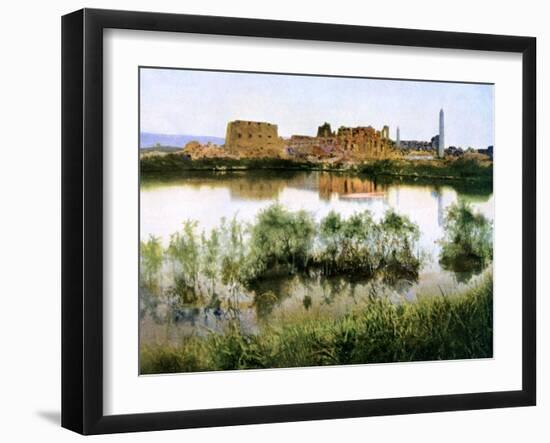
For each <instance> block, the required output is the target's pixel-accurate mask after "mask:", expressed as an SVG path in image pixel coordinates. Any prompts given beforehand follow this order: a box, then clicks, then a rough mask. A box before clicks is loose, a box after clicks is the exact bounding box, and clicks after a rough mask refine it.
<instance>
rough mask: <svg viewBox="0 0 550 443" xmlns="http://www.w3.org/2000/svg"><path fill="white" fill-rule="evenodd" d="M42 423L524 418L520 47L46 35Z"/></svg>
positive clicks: (304, 36)
mask: <svg viewBox="0 0 550 443" xmlns="http://www.w3.org/2000/svg"><path fill="white" fill-rule="evenodd" d="M62 56H63V66H62V76H63V78H62V91H63V94H62V108H63V115H62V117H63V127H62V144H63V146H62V153H63V154H62V160H63V165H62V172H63V210H62V220H63V227H62V241H63V245H62V251H63V263H62V269H63V276H62V279H63V291H62V425H63V426H64V427H66V428H68V429H71V430H74V431H77V432H80V433H82V434H101V433H114V432H130V431H147V430H160V429H177V428H191V427H205V426H227V425H238V424H252V423H272V422H282V421H299V420H318V419H329V418H345V417H361V416H376V415H388V414H410V413H422V412H434V411H453V410H464V409H484V408H497V407H513V406H529V405H534V404H535V401H536V373H535V368H536V354H535V349H536V341H535V340H536V337H535V330H536V325H535V320H536V316H535V306H536V290H535V287H536V285H535V262H536V249H535V248H536V229H535V228H536V217H535V202H536V196H535V194H536V185H535V183H536V180H535V169H536V168H535V166H536V155H535V151H536V146H535V139H536V137H535V133H536V125H535V121H536V119H535V110H536V105H535V98H536V93H535V92H536V91H535V72H536V69H535V59H536V41H535V39H534V38H531V37H515V36H497V35H484V34H465V33H451V32H436V31H420V30H407V29H388V28H373V27H358V26H347V25H336V24H318V23H298V22H281V21H270V20H255V19H254V20H253V19H242V18H227V17H206V16H189V15H175V14H158V13H145V12H124V11H107V10H90V9H84V10H81V11H77V12H74V13H72V14H69V15H66V16H64V17H63V21H62Z"/></svg>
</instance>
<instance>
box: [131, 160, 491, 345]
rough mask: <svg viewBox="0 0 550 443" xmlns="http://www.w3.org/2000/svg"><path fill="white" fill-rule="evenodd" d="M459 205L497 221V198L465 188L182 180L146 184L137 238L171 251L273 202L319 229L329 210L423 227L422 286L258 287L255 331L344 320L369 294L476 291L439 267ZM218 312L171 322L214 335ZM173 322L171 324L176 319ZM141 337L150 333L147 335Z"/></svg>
mask: <svg viewBox="0 0 550 443" xmlns="http://www.w3.org/2000/svg"><path fill="white" fill-rule="evenodd" d="M350 196H351V197H352V198H350ZM353 196H355V197H359V198H353ZM459 198H460V199H464V200H466V201H468V202H470V203H471V204H472V206H473V208H474V209H475V210H476V211H479V212H481V213H482V214H484V215H485V216H486V217H487V218H488V219H489V220H492V219H493V195H492V192H491V191H490V190H487V189H486V188H479V187H478V186H477V185H471V184H466V183H448V182H442V183H440V184H438V185H434V184H425V183H404V182H397V183H391V182H387V181H386V182H384V183H380V182H375V181H373V180H369V179H367V178H363V177H357V176H350V175H346V174H340V173H327V172H315V171H314V172H304V171H281V170H276V171H275V170H274V171H270V170H260V171H241V172H226V173H218V172H210V171H204V172H186V173H185V176H181V177H172V178H163V179H160V178H143V179H142V183H141V193H140V200H141V205H140V210H141V213H140V237H141V239H142V240H146V239H147V238H148V237H149V235H155V236H157V237H159V238H160V239H161V241H162V243H163V245H164V246H167V244H168V242H169V239H170V235H171V234H173V233H174V232H176V231H178V230H181V227H182V222H183V221H184V220H188V219H193V220H196V221H197V222H198V232H202V231H204V232H205V233H208V232H209V231H210V230H212V229H213V228H215V227H217V226H219V223H220V219H221V218H222V217H225V218H226V219H228V220H229V219H232V218H233V217H237V218H238V219H239V220H240V221H241V222H243V223H252V222H254V221H255V218H256V215H257V213H258V212H259V211H260V210H262V209H264V208H266V207H268V206H269V205H271V204H272V203H273V202H275V201H277V202H279V203H280V204H282V205H283V206H285V207H286V208H287V209H288V210H290V211H298V210H305V211H308V212H309V213H311V214H312V215H313V217H314V218H315V219H316V220H317V221H319V220H320V219H321V218H323V217H325V216H326V215H327V214H328V213H329V212H330V211H331V210H334V211H336V212H338V213H339V214H341V216H342V217H344V218H348V217H349V216H350V215H352V214H354V213H357V212H361V211H364V210H366V209H368V210H369V211H371V213H372V214H373V217H374V218H375V219H378V220H379V219H380V218H382V217H383V215H384V213H385V212H386V211H387V210H388V209H393V210H395V211H396V212H398V213H400V214H403V215H407V216H408V217H409V218H410V219H411V221H413V222H414V223H416V224H417V225H418V226H419V229H420V240H419V246H420V249H421V250H422V252H423V254H425V256H426V257H425V258H426V259H425V264H424V266H423V268H422V270H421V272H420V275H419V278H418V281H416V282H415V281H411V280H410V279H408V278H401V277H399V278H395V279H393V280H392V281H383V280H376V281H370V282H361V281H354V280H353V279H352V278H351V279H350V278H347V277H346V278H334V279H328V278H325V279H304V278H302V277H299V276H289V277H287V278H281V279H279V280H277V279H273V280H270V281H269V282H263V283H258V287H256V288H253V289H254V290H253V291H252V292H251V293H250V294H249V296H248V298H246V297H244V298H243V301H242V304H241V314H240V315H241V320H242V322H243V324H245V325H248V327H249V328H251V329H254V328H255V322H256V319H258V320H261V319H262V318H266V317H267V316H270V315H284V312H287V311H288V310H291V309H302V310H303V309H308V310H311V309H320V308H321V307H326V306H329V305H330V307H331V308H330V309H333V310H341V311H342V312H345V311H346V309H348V308H349V306H351V305H353V304H354V303H356V301H357V298H358V297H359V298H360V297H364V296H368V295H369V293H370V292H371V291H375V292H377V293H380V292H381V291H382V292H384V291H385V292H386V293H387V294H388V295H390V296H392V294H394V295H395V296H405V297H407V298H409V299H413V298H414V297H415V294H416V293H418V292H422V293H427V294H430V293H432V294H439V293H441V292H444V293H450V292H453V291H454V290H456V289H457V288H458V287H460V286H462V285H468V284H471V278H472V275H475V274H476V273H477V272H474V273H469V274H468V275H466V274H465V273H462V272H460V270H459V269H458V268H456V267H455V268H452V267H447V266H445V268H447V269H448V270H446V269H442V267H441V266H440V264H439V260H438V257H439V253H440V245H439V243H438V241H440V240H441V239H442V237H443V234H444V231H443V227H444V217H445V212H446V209H447V208H448V207H449V205H451V204H453V203H454V202H456V201H457V200H458V199H459ZM451 269H453V270H454V271H456V272H452V271H451ZM306 280H307V281H306ZM142 299H143V300H144V301H143V302H142V304H143V305H144V306H146V307H147V309H148V310H149V312H155V315H157V316H159V318H160V317H162V316H163V314H162V307H159V306H152V305H151V306H150V301H147V300H145V299H148V297H142ZM147 303H149V304H147ZM214 311H215V309H214V308H212V309H208V310H204V311H203V310H202V309H201V310H199V311H195V310H192V309H191V310H185V309H184V310H182V311H180V312H177V315H176V316H177V317H178V318H177V319H176V318H172V319H171V321H173V322H176V323H178V325H179V329H181V331H187V332H186V333H189V332H193V333H196V332H197V330H198V329H197V325H201V326H203V327H204V328H208V329H213V330H217V329H218V327H219V323H220V322H221V321H223V315H224V313H223V312H214ZM171 315H172V316H174V315H175V314H174V312H172V314H171ZM153 320H154V318H153ZM144 321H152V320H151V319H149V320H144ZM199 329H200V328H199ZM147 331H148V332H147ZM181 331H180V332H181ZM144 333H151V331H150V330H149V329H145V332H144ZM170 333H171V334H172V333H173V332H170ZM149 338H150V339H154V337H153V338H151V337H149Z"/></svg>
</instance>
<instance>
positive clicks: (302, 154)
mask: <svg viewBox="0 0 550 443" xmlns="http://www.w3.org/2000/svg"><path fill="white" fill-rule="evenodd" d="M394 144H395V143H394V142H393V141H392V140H391V139H390V136H389V127H388V126H384V127H383V128H382V129H381V130H376V129H374V128H373V127H372V126H358V127H345V126H341V127H340V128H338V130H337V131H333V130H332V128H331V126H330V123H324V124H322V125H321V126H319V127H318V129H317V135H316V136H309V135H292V136H291V137H289V138H282V137H280V136H279V134H278V128H277V125H275V124H272V123H267V122H255V121H243V120H235V121H231V122H229V123H228V124H227V131H226V136H225V145H224V146H223V147H221V146H217V147H214V146H211V145H208V146H204V145H200V144H199V143H197V142H191V143H188V144H187V145H186V148H185V151H186V153H187V154H188V155H190V156H191V157H192V158H201V157H202V158H205V157H229V158H297V159H307V160H313V161H314V160H364V159H367V158H386V157H387V156H388V155H389V154H390V153H391V152H392V150H393V147H394Z"/></svg>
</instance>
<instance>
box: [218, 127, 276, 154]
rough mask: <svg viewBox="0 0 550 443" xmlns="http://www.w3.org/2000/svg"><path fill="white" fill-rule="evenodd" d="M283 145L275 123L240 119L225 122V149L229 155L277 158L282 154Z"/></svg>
mask: <svg viewBox="0 0 550 443" xmlns="http://www.w3.org/2000/svg"><path fill="white" fill-rule="evenodd" d="M284 147H285V145H284V142H283V139H282V138H280V137H279V134H278V132H277V125H273V124H271V123H266V122H252V121H242V120H236V121H232V122H229V123H228V124H227V131H226V135H225V150H226V151H227V153H228V154H230V155H234V156H239V157H273V158H279V157H282V156H283V155H284Z"/></svg>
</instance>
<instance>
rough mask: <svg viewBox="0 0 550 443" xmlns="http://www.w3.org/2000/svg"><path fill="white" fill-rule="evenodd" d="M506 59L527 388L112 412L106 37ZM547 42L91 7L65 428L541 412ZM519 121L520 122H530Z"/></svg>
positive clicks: (70, 160) (75, 99) (80, 121)
mask: <svg viewBox="0 0 550 443" xmlns="http://www.w3.org/2000/svg"><path fill="white" fill-rule="evenodd" d="M108 28H118V29H132V30H147V31H171V32H183V33H198V34H216V35H226V36H247V37H268V38H279V39H300V40H317V41H331V42H352V43H368V44H377V45H398V46H410V47H425V48H454V49H469V50H480V51H502V52H510V53H519V54H521V55H522V65H523V80H522V82H523V85H522V88H523V97H522V107H523V108H522V122H521V125H522V131H523V139H522V158H523V165H522V173H523V176H522V194H523V208H522V210H523V215H522V220H523V234H522V235H523V251H522V254H523V256H522V279H523V280H522V281H523V283H522V284H523V293H522V389H521V390H517V391H505V392H478V393H468V394H466V393H465V394H456V395H435V396H420V397H403V398H391V399H370V400H357V401H333V402H323V403H307V404H287V405H284V404H282V405H265V406H260V407H236V408H224V409H208V410H189V411H176V412H174V411H171V412H160V413H141V414H131V415H104V413H103V406H102V405H103V374H102V372H103V341H102V340H103V339H102V328H103V318H102V316H103V299H102V284H103V275H102V272H103V271H102V269H103V226H102V224H103V197H102V196H103V148H102V138H103V111H102V109H103V96H102V94H103V88H102V84H103V79H102V76H103V30H104V29H108ZM535 117H536V39H535V38H533V37H516V36H503V35H485V34H471V33H456V32H440V31H423V30H411V29H391V28H377V27H364V26H348V25H337V24H320V23H300V22H286V21H274V20H256V19H244V18H229V17H209V16H195V15H179V14H163V13H150V12H127V11H110V10H97V9H83V10H79V11H76V12H73V13H71V14H68V15H65V16H64V17H63V18H62V426H63V427H65V428H68V429H71V430H73V431H76V432H79V433H82V434H104V433H116V432H132V431H151V430H162V429H179V428H194V427H211V426H229V425H241V424H256V423H273V422H289V421H302V420H320V419H332V418H348V417H363V416H380V415H390V414H413V413H424V412H436V411H457V410H467V409H485V408H502V407H513V406H530V405H535V403H536V312H535V310H536V275H535V274H536V118H535ZM518 123H519V122H518Z"/></svg>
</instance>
